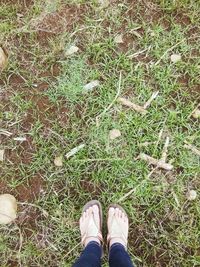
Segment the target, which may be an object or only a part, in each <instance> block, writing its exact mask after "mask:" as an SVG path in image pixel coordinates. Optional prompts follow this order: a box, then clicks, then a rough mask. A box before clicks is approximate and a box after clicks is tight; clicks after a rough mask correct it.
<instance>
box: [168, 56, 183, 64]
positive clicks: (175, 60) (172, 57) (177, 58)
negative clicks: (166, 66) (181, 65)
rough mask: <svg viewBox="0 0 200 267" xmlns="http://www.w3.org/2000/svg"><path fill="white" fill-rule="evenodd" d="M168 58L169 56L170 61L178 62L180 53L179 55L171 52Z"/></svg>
mask: <svg viewBox="0 0 200 267" xmlns="http://www.w3.org/2000/svg"><path fill="white" fill-rule="evenodd" d="M170 58H171V62H173V63H176V62H178V61H180V60H181V55H179V54H173V55H171V57H170Z"/></svg>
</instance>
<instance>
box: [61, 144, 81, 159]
mask: <svg viewBox="0 0 200 267" xmlns="http://www.w3.org/2000/svg"><path fill="white" fill-rule="evenodd" d="M84 147H85V144H81V145H79V146H77V147H74V148H73V149H72V150H70V151H69V152H68V153H67V154H66V155H65V157H66V158H67V159H68V158H70V157H72V156H73V155H75V154H76V153H77V152H78V151H79V150H81V149H82V148H84Z"/></svg>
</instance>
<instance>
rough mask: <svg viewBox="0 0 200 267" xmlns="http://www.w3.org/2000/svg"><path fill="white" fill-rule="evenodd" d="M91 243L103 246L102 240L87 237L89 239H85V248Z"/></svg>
mask: <svg viewBox="0 0 200 267" xmlns="http://www.w3.org/2000/svg"><path fill="white" fill-rule="evenodd" d="M90 242H96V243H98V244H99V245H101V242H100V240H99V238H98V237H87V238H86V239H85V243H84V246H85V247H86V246H87V245H88V244H89V243H90Z"/></svg>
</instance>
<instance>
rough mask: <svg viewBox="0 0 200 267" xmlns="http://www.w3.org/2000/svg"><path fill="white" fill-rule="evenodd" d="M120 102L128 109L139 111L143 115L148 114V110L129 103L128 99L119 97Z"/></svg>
mask: <svg viewBox="0 0 200 267" xmlns="http://www.w3.org/2000/svg"><path fill="white" fill-rule="evenodd" d="M118 102H119V103H121V104H122V105H124V106H126V107H129V108H131V109H134V110H135V111H137V112H139V113H142V114H146V113H147V110H145V109H144V108H143V107H141V106H139V105H137V104H135V103H133V102H131V101H129V100H128V99H126V98H123V97H119V98H118Z"/></svg>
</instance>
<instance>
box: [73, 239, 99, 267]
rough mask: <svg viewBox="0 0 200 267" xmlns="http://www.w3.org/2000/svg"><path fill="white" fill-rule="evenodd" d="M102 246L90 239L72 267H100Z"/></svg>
mask: <svg viewBox="0 0 200 267" xmlns="http://www.w3.org/2000/svg"><path fill="white" fill-rule="evenodd" d="M101 255H102V247H101V246H100V245H99V244H98V243H97V242H95V241H91V242H90V243H89V244H88V245H87V246H86V247H85V249H84V250H83V252H82V253H81V256H80V258H78V259H77V261H76V262H75V263H74V264H73V267H100V266H101Z"/></svg>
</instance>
